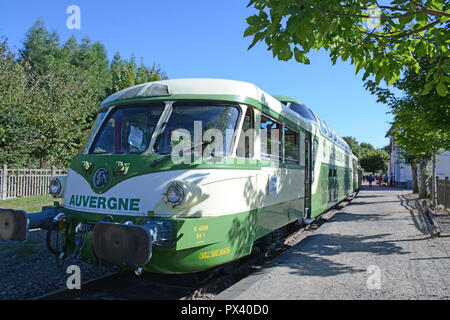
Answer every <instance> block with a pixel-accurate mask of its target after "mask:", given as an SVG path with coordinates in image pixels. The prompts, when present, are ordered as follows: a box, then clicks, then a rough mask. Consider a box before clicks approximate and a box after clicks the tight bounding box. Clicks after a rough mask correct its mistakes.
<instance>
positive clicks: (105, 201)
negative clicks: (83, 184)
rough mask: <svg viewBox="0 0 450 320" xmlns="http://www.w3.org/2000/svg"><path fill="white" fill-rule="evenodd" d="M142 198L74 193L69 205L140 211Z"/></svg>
mask: <svg viewBox="0 0 450 320" xmlns="http://www.w3.org/2000/svg"><path fill="white" fill-rule="evenodd" d="M140 201H141V199H135V198H133V199H130V198H115V197H111V198H105V197H96V196H82V195H72V196H71V197H70V201H69V205H70V206H73V207H81V208H90V209H104V210H123V211H139V204H140Z"/></svg>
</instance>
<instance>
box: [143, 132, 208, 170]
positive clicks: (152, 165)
mask: <svg viewBox="0 0 450 320" xmlns="http://www.w3.org/2000/svg"><path fill="white" fill-rule="evenodd" d="M214 140H215V137H211V141H203V142H202V143H197V144H196V145H194V146H192V147H190V148H189V149H186V150H183V153H185V152H190V151H192V150H194V149H195V148H196V147H198V146H201V147H202V149H203V147H206V146H207V145H209V144H211V143H213V142H214ZM171 156H172V153H169V154H166V155H165V156H164V157H162V158H159V159H155V160H153V161H152V163H150V166H151V167H154V166H156V165H157V164H158V163H160V162H163V161H164V160H166V159H169V158H170V157H171Z"/></svg>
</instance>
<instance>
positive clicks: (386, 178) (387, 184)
mask: <svg viewBox="0 0 450 320" xmlns="http://www.w3.org/2000/svg"><path fill="white" fill-rule="evenodd" d="M384 183H385V185H386V187H388V186H389V178H388V175H387V174H384Z"/></svg>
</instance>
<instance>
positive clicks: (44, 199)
mask: <svg viewBox="0 0 450 320" xmlns="http://www.w3.org/2000/svg"><path fill="white" fill-rule="evenodd" d="M55 201H59V202H61V199H54V198H53V197H52V196H50V195H44V196H38V197H27V198H17V199H9V200H3V201H0V208H4V209H15V210H23V211H26V212H28V213H33V212H40V211H41V210H42V207H44V206H51V205H53V202H55Z"/></svg>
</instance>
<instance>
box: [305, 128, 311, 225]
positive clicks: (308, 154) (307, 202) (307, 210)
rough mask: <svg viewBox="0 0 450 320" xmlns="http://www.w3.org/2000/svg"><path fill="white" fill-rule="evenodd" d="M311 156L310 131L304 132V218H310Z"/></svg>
mask: <svg viewBox="0 0 450 320" xmlns="http://www.w3.org/2000/svg"><path fill="white" fill-rule="evenodd" d="M311 184H312V156H311V133H310V132H306V134H305V216H304V218H305V219H309V218H311Z"/></svg>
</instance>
